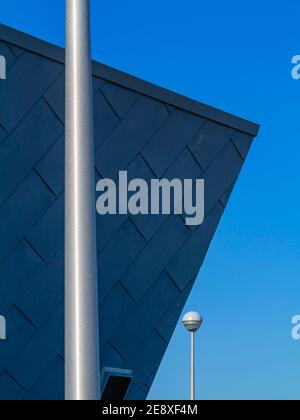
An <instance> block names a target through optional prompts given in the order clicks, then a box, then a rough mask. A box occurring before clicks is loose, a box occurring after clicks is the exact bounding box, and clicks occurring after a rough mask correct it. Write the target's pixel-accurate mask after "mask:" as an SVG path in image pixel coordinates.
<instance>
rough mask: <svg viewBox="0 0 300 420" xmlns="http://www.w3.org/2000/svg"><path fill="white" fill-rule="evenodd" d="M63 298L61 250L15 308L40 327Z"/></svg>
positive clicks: (62, 254) (62, 258)
mask: <svg viewBox="0 0 300 420" xmlns="http://www.w3.org/2000/svg"><path fill="white" fill-rule="evenodd" d="M63 297H64V250H61V251H60V252H59V253H58V254H57V256H56V257H55V258H54V259H53V260H52V261H51V262H50V263H49V264H48V265H47V267H46V268H45V269H44V270H43V272H42V273H41V274H40V275H39V276H38V277H37V278H36V279H35V280H34V282H33V283H32V285H31V286H30V287H29V288H28V289H27V290H26V292H25V294H24V295H23V296H22V298H21V300H19V302H18V303H17V306H18V308H20V310H21V311H22V312H23V313H24V314H25V315H26V317H27V318H28V319H30V321H31V322H32V323H33V324H34V325H35V326H37V327H41V325H42V324H43V323H44V322H45V321H46V319H47V318H48V317H49V316H50V315H51V313H52V312H53V311H54V309H55V308H56V307H57V306H58V304H59V303H60V302H61V301H62V299H63Z"/></svg>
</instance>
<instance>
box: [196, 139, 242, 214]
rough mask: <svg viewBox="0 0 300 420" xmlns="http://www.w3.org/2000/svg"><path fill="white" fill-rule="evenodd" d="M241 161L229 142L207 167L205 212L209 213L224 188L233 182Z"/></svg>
mask: <svg viewBox="0 0 300 420" xmlns="http://www.w3.org/2000/svg"><path fill="white" fill-rule="evenodd" d="M243 163H244V161H243V159H242V158H241V156H240V154H239V153H238V151H237V150H236V148H235V147H234V145H233V144H232V143H231V142H229V143H227V144H226V146H225V147H224V149H223V150H222V151H221V152H220V154H219V155H218V157H217V158H216V159H215V160H214V161H213V163H212V164H211V165H210V166H209V167H208V169H207V171H206V172H205V174H204V179H205V214H208V213H209V211H210V210H211V209H212V207H214V205H215V204H216V202H217V201H218V200H219V199H220V198H222V196H223V194H224V193H225V192H226V190H227V189H228V188H229V187H230V186H231V185H232V184H233V183H234V182H235V180H236V179H237V177H238V175H239V173H240V171H241V168H242V165H243Z"/></svg>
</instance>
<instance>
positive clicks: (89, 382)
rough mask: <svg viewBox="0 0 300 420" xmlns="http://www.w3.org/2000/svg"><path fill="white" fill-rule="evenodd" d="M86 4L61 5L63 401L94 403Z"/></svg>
mask: <svg viewBox="0 0 300 420" xmlns="http://www.w3.org/2000/svg"><path fill="white" fill-rule="evenodd" d="M92 115H93V111H92V78H91V50H90V9H89V0H66V139H65V397H66V400H99V399H100V385H99V376H100V367H99V336H98V334H99V333H98V331H99V329H98V294H97V269H96V267H97V265H96V233H95V232H96V229H95V196H94V194H95V188H94V146H93V117H92Z"/></svg>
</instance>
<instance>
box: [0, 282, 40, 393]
mask: <svg viewBox="0 0 300 420" xmlns="http://www.w3.org/2000/svg"><path fill="white" fill-rule="evenodd" d="M6 281H7V279H6ZM6 323H7V325H6V330H7V331H6V333H7V339H6V340H4V341H1V357H0V372H1V371H2V370H4V369H5V368H6V366H7V365H8V363H9V362H10V361H11V360H12V359H13V358H14V357H15V356H16V355H17V354H18V353H19V351H20V350H21V349H22V348H23V347H24V345H25V344H26V343H27V342H28V341H29V340H30V338H31V337H32V335H33V334H34V332H35V328H34V327H33V325H32V324H31V323H30V322H29V321H28V320H27V319H26V318H25V317H24V316H23V314H22V313H21V312H20V311H19V310H18V309H17V308H15V307H13V308H12V309H11V310H10V311H9V312H8V314H7V315H6ZM0 389H1V388H0ZM0 394H1V392H0Z"/></svg>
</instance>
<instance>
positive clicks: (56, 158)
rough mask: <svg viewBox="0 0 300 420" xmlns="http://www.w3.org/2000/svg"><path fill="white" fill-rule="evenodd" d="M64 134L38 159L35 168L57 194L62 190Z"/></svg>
mask: <svg viewBox="0 0 300 420" xmlns="http://www.w3.org/2000/svg"><path fill="white" fill-rule="evenodd" d="M64 159H65V141H64V134H63V135H62V136H61V137H60V138H59V139H58V140H57V141H56V142H55V144H54V145H53V146H52V147H51V149H50V150H49V151H48V153H47V154H46V155H45V156H44V157H43V158H42V159H41V160H40V161H39V163H38V164H37V166H36V170H37V172H38V173H39V175H40V176H41V177H42V178H43V180H44V181H45V182H46V184H47V185H48V186H49V187H50V188H51V190H52V191H53V192H54V193H55V194H56V195H57V196H58V195H60V194H61V193H62V192H63V191H64V174H65V170H64V164H65V162H64Z"/></svg>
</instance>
